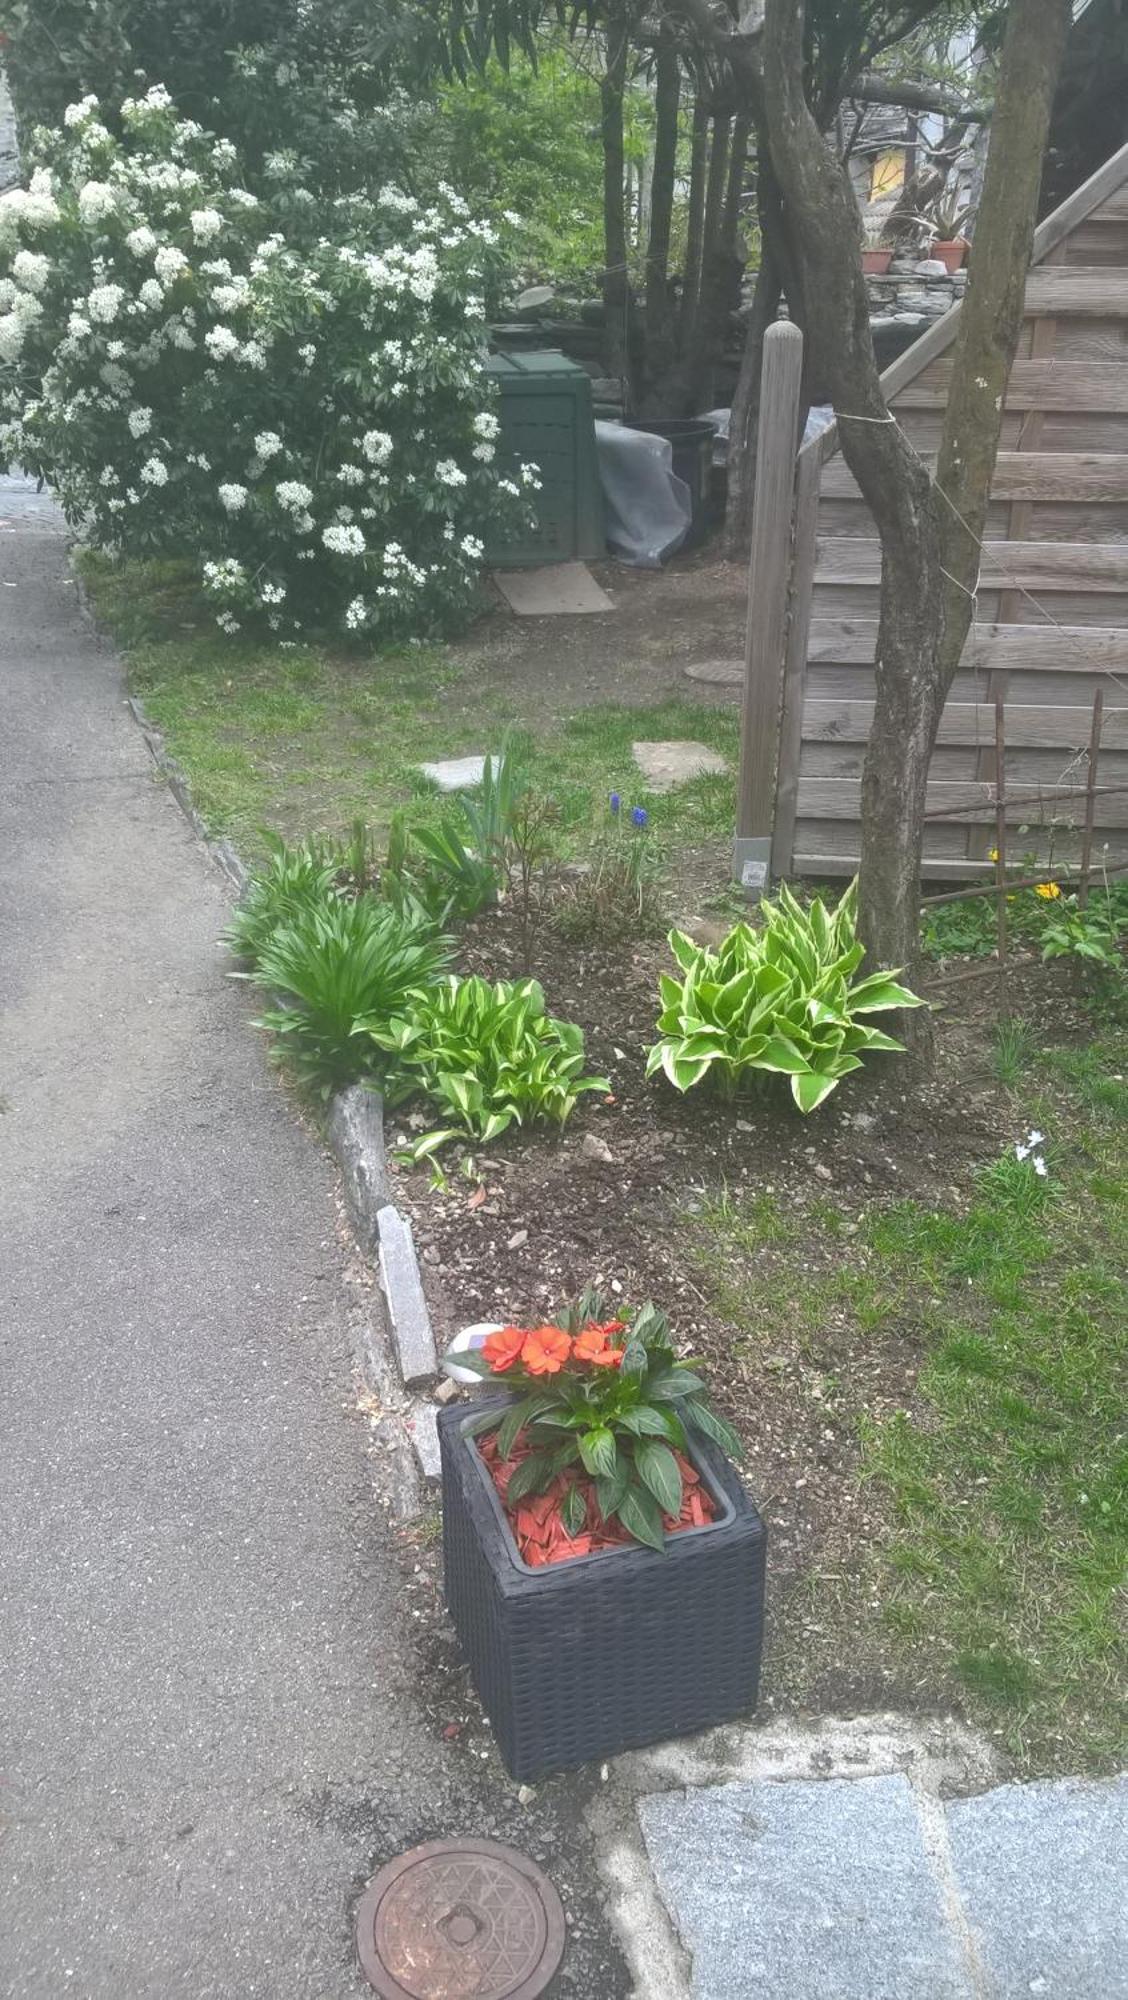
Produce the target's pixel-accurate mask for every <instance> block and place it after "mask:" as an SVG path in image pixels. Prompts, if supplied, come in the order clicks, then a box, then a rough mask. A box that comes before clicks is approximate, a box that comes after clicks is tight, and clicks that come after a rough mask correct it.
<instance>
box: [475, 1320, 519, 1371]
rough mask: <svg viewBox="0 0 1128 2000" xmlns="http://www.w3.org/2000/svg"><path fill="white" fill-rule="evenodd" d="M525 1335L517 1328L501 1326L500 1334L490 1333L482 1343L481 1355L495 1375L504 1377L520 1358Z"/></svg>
mask: <svg viewBox="0 0 1128 2000" xmlns="http://www.w3.org/2000/svg"><path fill="white" fill-rule="evenodd" d="M524 1343H525V1335H524V1333H523V1331H522V1329H521V1328H520V1327H519V1326H503V1327H502V1329H501V1332H500V1333H491V1334H490V1335H489V1338H488V1339H486V1340H484V1341H483V1342H482V1353H483V1354H484V1355H485V1357H486V1360H487V1361H488V1362H489V1364H490V1368H491V1369H492V1371H493V1373H494V1374H495V1375H504V1373H505V1371H506V1369H507V1368H512V1366H513V1364H514V1362H515V1361H519V1360H520V1358H521V1349H522V1347H523V1346H524Z"/></svg>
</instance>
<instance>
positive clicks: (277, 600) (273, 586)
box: [259, 583, 286, 604]
mask: <svg viewBox="0 0 1128 2000" xmlns="http://www.w3.org/2000/svg"><path fill="white" fill-rule="evenodd" d="M285 596H286V586H285V584H284V583H264V584H263V586H262V588H261V590H260V591H259V597H260V599H261V601H262V602H263V604H281V603H282V602H283V600H284V598H285Z"/></svg>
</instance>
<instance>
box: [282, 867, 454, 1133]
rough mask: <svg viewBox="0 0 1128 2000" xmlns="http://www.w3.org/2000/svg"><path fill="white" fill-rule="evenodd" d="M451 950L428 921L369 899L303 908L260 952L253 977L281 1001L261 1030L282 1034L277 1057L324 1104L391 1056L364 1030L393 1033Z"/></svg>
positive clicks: (374, 1072)
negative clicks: (371, 1026)
mask: <svg viewBox="0 0 1128 2000" xmlns="http://www.w3.org/2000/svg"><path fill="white" fill-rule="evenodd" d="M449 955H450V954H449V943H448V940H447V939H446V938H443V937H440V936H438V935H437V934H436V931H435V927H434V925H433V924H432V923H430V922H429V921H426V920H424V921H422V922H421V921H420V920H419V918H418V917H417V916H412V915H407V914H404V913H403V912H401V911H399V910H397V909H395V908H394V907H393V906H392V905H391V904H389V903H379V902H376V901H375V900H374V898H372V897H370V896H361V897H358V898H357V899H356V900H355V901H349V900H348V899H347V898H341V897H337V898H331V899H330V900H329V901H328V902H326V903H325V904H323V905H322V906H320V907H318V906H317V905H316V904H310V905H309V906H308V907H305V908H299V909H297V910H296V911H295V912H294V914H293V916H292V917H291V919H290V920H289V921H288V922H287V923H285V924H283V925H282V926H281V927H280V928H279V929H277V930H275V931H274V932H273V934H272V935H271V936H270V937H269V939H268V940H267V941H266V943H265V944H264V945H263V946H262V948H261V949H260V951H259V954H258V960H257V965H256V970H255V974H254V976H255V978H256V979H257V981H258V983H259V984H260V985H261V986H265V987H267V988H268V989H269V990H270V991H271V992H274V993H277V994H279V995H281V996H282V997H283V1000H284V1004H283V1005H282V1006H280V1007H272V1008H270V1009H269V1010H268V1011H267V1012H266V1013H264V1014H263V1015H262V1016H261V1017H260V1019H259V1020H258V1021H256V1023H255V1026H256V1027H260V1028H267V1029H269V1030H270V1031H271V1032H272V1033H273V1034H274V1035H276V1036H277V1038H278V1039H277V1043H276V1055H277V1059H278V1060H279V1061H281V1062H283V1063H285V1064H286V1066H287V1067H288V1068H289V1069H290V1070H291V1071H292V1073H293V1074H294V1076H295V1077H296V1078H297V1079H298V1081H299V1082H301V1083H303V1084H306V1085H308V1086H309V1087H311V1088H312V1089H314V1090H316V1091H317V1092H318V1093H319V1095H320V1096H321V1097H323V1098H327V1097H329V1096H331V1094H332V1093H333V1091H334V1090H339V1089H342V1088H343V1087H344V1086H345V1085H346V1084H349V1083H354V1082H356V1080H357V1079H358V1078H360V1077H363V1076H370V1075H379V1074H380V1073H381V1072H382V1070H383V1069H384V1068H385V1067H386V1058H385V1056H384V1054H383V1052H382V1051H381V1049H380V1047H379V1044H378V1043H377V1042H376V1041H375V1040H374V1039H373V1038H372V1037H371V1036H370V1035H358V1034H357V1033H356V1029H357V1026H358V1023H359V1022H360V1021H361V1020H363V1021H365V1022H366V1023H374V1022H380V1023H382V1024H384V1025H385V1026H386V1025H387V1023H388V1022H389V1021H390V1020H392V1018H393V1017H394V1016H396V1015H398V1014H399V1013H401V1012H402V1010H403V1009H404V1008H405V1007H406V1006H408V1005H409V1003H410V1002H411V1000H412V998H413V997H414V996H415V995H416V994H417V993H419V992H421V991H422V990H423V989H424V988H425V987H427V986H428V985H429V984H431V983H432V982H433V981H434V980H436V979H437V978H438V977H439V975H440V974H441V972H442V971H443V969H444V967H445V966H446V964H447V962H448V960H449Z"/></svg>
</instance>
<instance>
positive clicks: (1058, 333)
mask: <svg viewBox="0 0 1128 2000" xmlns="http://www.w3.org/2000/svg"><path fill="white" fill-rule="evenodd" d="M1027 324H1028V325H1029V326H1053V328H1054V344H1053V346H1052V347H1051V349H1050V356H1051V358H1052V359H1053V360H1054V361H1111V362H1114V363H1121V364H1123V363H1124V362H1128V319H1125V318H1124V317H1121V318H1119V319H1056V320H1040V319H1035V320H1029V321H1028V322H1027Z"/></svg>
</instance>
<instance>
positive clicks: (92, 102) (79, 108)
mask: <svg viewBox="0 0 1128 2000" xmlns="http://www.w3.org/2000/svg"><path fill="white" fill-rule="evenodd" d="M97 109H98V99H97V98H96V97H83V98H81V99H80V100H79V102H78V103H77V104H68V105H67V108H66V110H65V111H64V113H63V124H64V125H85V124H86V123H87V122H88V120H90V119H91V118H93V116H94V113H95V112H96V111H97Z"/></svg>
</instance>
